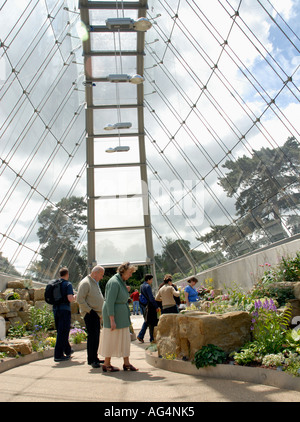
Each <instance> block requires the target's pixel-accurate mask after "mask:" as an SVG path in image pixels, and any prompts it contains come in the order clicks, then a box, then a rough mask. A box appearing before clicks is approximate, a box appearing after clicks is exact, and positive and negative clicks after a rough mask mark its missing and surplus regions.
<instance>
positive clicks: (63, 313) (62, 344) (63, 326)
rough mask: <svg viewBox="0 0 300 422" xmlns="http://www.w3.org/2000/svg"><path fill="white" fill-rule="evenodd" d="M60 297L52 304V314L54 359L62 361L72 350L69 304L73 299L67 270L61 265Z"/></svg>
mask: <svg viewBox="0 0 300 422" xmlns="http://www.w3.org/2000/svg"><path fill="white" fill-rule="evenodd" d="M59 276H60V279H59V280H57V281H59V282H60V283H58V285H59V286H60V296H61V297H60V298H59V299H58V300H57V301H56V302H57V303H54V304H53V314H54V320H55V327H56V331H57V334H56V344H55V349H54V361H55V362H63V361H65V360H69V359H70V358H71V354H72V353H73V350H72V349H71V346H70V343H69V333H70V328H71V306H70V303H71V302H74V301H75V296H74V292H73V287H72V284H71V283H70V282H69V281H68V280H69V270H68V268H66V267H63V268H61V269H60V270H59Z"/></svg>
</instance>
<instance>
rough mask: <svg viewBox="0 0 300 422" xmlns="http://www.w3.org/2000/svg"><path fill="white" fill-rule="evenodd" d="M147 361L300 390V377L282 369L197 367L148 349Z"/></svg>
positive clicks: (192, 372) (186, 371)
mask: <svg viewBox="0 0 300 422" xmlns="http://www.w3.org/2000/svg"><path fill="white" fill-rule="evenodd" d="M146 362H147V363H149V365H152V366H154V367H155V368H160V369H164V370H166V371H171V372H178V373H181V374H187V375H197V376H200V377H203V378H218V379H226V380H234V381H244V382H251V383H253V384H263V385H270V386H272V387H277V388H281V389H285V390H295V391H300V378H299V377H293V376H292V375H290V374H287V373H285V372H282V371H276V370H272V369H266V368H251V367H249V366H248V367H247V366H238V365H217V366H209V367H206V368H200V369H197V368H196V366H195V365H193V364H192V363H191V362H185V361H182V360H178V359H174V360H169V359H162V358H159V357H158V354H157V352H149V351H147V350H146Z"/></svg>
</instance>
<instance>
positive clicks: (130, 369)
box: [123, 364, 138, 371]
mask: <svg viewBox="0 0 300 422" xmlns="http://www.w3.org/2000/svg"><path fill="white" fill-rule="evenodd" d="M123 369H124V371H138V369H137V368H135V367H134V366H133V365H131V364H129V365H125V364H124V365H123Z"/></svg>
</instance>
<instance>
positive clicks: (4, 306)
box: [0, 302, 9, 314]
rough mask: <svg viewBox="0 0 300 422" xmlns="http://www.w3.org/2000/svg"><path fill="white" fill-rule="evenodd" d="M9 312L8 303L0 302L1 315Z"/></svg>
mask: <svg viewBox="0 0 300 422" xmlns="http://www.w3.org/2000/svg"><path fill="white" fill-rule="evenodd" d="M7 312H9V309H8V307H7V302H0V314H6V313H7Z"/></svg>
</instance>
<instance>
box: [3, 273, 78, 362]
mask: <svg viewBox="0 0 300 422" xmlns="http://www.w3.org/2000/svg"><path fill="white" fill-rule="evenodd" d="M44 291H45V288H44V287H40V288H33V287H32V283H31V282H30V281H19V280H18V281H10V282H8V284H7V287H6V290H5V291H3V292H1V293H0V361H4V360H7V359H11V358H18V357H20V356H24V355H29V354H31V353H33V352H44V351H46V350H49V349H53V348H54V346H55V342H56V330H55V324H54V317H53V312H52V306H50V305H48V304H47V303H46V302H45V300H44ZM71 312H72V329H71V331H70V342H71V343H72V344H78V343H81V342H83V341H85V340H86V332H85V331H84V329H83V326H84V321H83V319H82V317H81V315H80V313H79V306H78V304H77V303H76V302H75V303H72V304H71ZM0 366H1V362H0Z"/></svg>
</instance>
